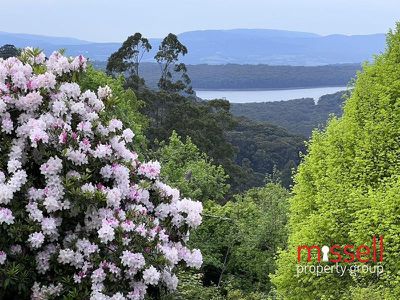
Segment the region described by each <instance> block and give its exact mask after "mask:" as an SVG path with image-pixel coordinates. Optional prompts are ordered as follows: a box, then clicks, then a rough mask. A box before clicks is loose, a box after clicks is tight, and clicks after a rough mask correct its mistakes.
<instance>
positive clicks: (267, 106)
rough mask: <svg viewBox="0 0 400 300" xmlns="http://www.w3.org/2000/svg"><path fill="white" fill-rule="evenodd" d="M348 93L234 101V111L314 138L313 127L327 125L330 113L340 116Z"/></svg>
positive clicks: (232, 109)
mask: <svg viewBox="0 0 400 300" xmlns="http://www.w3.org/2000/svg"><path fill="white" fill-rule="evenodd" d="M348 94H349V91H347V92H337V93H335V94H329V95H324V96H322V97H321V98H320V99H319V100H318V101H317V103H315V101H314V99H311V98H305V99H295V100H287V101H274V102H262V103H231V110H230V111H231V112H232V114H233V115H235V116H243V117H246V118H248V119H250V120H256V121H263V122H267V123H271V124H274V125H277V126H281V127H283V128H285V129H287V130H288V131H289V132H293V133H295V134H298V135H301V136H304V137H307V138H308V137H310V136H311V133H312V131H313V129H315V128H320V129H323V128H324V127H325V124H326V121H327V120H328V119H329V117H330V115H335V116H336V117H340V116H341V115H342V106H343V103H344V101H345V100H346V97H347V96H348Z"/></svg>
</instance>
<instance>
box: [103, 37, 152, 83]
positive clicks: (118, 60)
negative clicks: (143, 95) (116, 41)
mask: <svg viewBox="0 0 400 300" xmlns="http://www.w3.org/2000/svg"><path fill="white" fill-rule="evenodd" d="M150 49H151V45H150V43H149V40H148V39H147V38H145V37H143V36H142V34H141V33H139V32H136V33H135V34H134V35H131V36H129V37H128V38H127V39H126V41H125V42H124V43H123V44H122V46H121V47H120V48H119V49H118V51H116V52H114V53H113V54H111V56H110V57H109V59H108V62H107V72H108V73H110V74H121V73H125V74H126V75H127V79H128V81H129V83H130V85H131V86H132V87H133V88H134V89H135V90H138V89H139V88H141V87H142V86H144V80H143V79H142V78H141V77H140V74H139V65H140V62H141V60H142V58H143V55H144V54H145V53H146V52H149V51H150Z"/></svg>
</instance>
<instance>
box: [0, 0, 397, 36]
mask: <svg viewBox="0 0 400 300" xmlns="http://www.w3.org/2000/svg"><path fill="white" fill-rule="evenodd" d="M399 11H400V1H399V0H379V1H377V0H329V1H323V0H169V1H166V0H145V1H143V0H112V1H111V0H35V1H32V0H19V1H7V2H3V3H2V4H1V9H0V20H1V22H0V26H1V27H0V31H7V32H24V33H34V34H44V35H54V36H73V37H76V38H80V39H85V40H90V41H95V42H104V41H108V42H120V41H123V40H124V39H125V38H126V37H127V36H128V35H130V34H132V33H134V32H137V31H139V32H142V33H143V34H145V35H146V36H148V37H162V36H165V35H166V34H167V33H169V32H174V33H181V32H184V31H190V30H200V29H231V28H275V29H285V30H296V31H307V32H315V33H318V34H323V35H327V34H333V33H342V34H371V33H386V32H387V31H388V30H389V28H393V27H394V26H395V22H396V21H400V16H399V14H398V12H399Z"/></svg>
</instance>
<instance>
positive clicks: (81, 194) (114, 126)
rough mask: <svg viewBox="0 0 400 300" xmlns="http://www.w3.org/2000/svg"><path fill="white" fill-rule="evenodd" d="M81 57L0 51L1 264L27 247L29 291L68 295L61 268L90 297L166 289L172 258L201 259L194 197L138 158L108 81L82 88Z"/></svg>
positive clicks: (135, 297)
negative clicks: (112, 105)
mask: <svg viewBox="0 0 400 300" xmlns="http://www.w3.org/2000/svg"><path fill="white" fill-rule="evenodd" d="M85 68H86V59H85V58H83V57H82V56H78V57H75V58H68V57H65V56H63V55H62V54H61V53H59V52H54V53H53V54H52V55H51V56H50V57H49V58H46V57H45V56H44V54H43V53H41V52H37V51H34V50H33V49H27V50H25V51H24V52H23V53H22V55H21V58H20V59H17V58H14V57H12V58H8V59H7V60H3V59H0V137H1V141H2V144H1V145H0V147H1V149H0V151H1V152H0V153H1V157H6V161H5V162H4V161H0V234H1V236H2V237H7V239H1V240H0V264H1V265H2V267H4V266H7V265H8V264H10V265H11V264H13V263H14V262H16V263H24V262H26V259H25V260H20V259H19V256H20V255H21V254H22V253H25V254H26V253H32V255H34V257H33V258H32V262H33V265H32V268H34V269H33V270H32V272H33V273H34V274H35V276H32V278H33V279H32V285H31V298H32V299H48V298H54V297H62V295H65V294H67V293H68V292H69V290H68V289H69V288H70V287H69V286H66V285H63V284H62V283H60V282H61V280H60V278H59V277H58V276H61V275H62V276H64V277H65V276H67V277H70V278H71V280H72V281H73V282H74V285H75V287H76V286H78V287H79V288H78V289H79V290H82V291H85V290H86V291H87V293H88V295H90V296H89V297H90V299H93V300H95V299H120V300H122V299H131V300H139V299H144V297H145V295H146V293H149V292H151V291H152V290H155V289H160V288H161V289H166V290H170V291H171V290H174V289H176V287H177V284H178V279H177V277H176V275H175V274H174V272H175V270H176V267H177V265H178V264H180V263H184V264H186V265H187V266H189V267H194V268H199V267H200V266H201V264H202V256H201V253H200V251H199V250H196V249H194V250H191V249H189V248H187V246H186V242H187V237H188V233H189V230H190V229H191V228H195V227H197V226H199V224H200V223H201V213H202V205H201V203H200V202H197V201H192V200H190V199H186V198H183V199H181V197H180V194H179V191H178V190H176V189H174V188H172V187H170V186H168V185H166V184H164V183H162V182H161V181H160V177H159V175H160V164H159V163H158V162H156V161H150V162H147V163H145V162H140V161H139V160H138V155H137V153H135V152H134V150H133V149H134V145H133V144H132V142H133V138H134V133H133V132H132V131H131V130H130V129H126V128H124V126H123V123H122V122H121V121H120V120H117V119H112V118H109V116H108V115H107V114H106V113H105V107H106V105H107V101H108V100H109V99H111V98H112V91H111V89H110V88H109V87H108V86H105V87H100V88H99V89H98V90H97V92H93V91H81V88H80V86H79V84H78V83H77V82H76V78H77V77H78V76H74V75H75V74H77V73H83V72H84V70H85ZM13 226H16V227H15V228H23V229H24V230H23V231H22V232H19V234H20V235H21V236H22V237H23V240H24V242H21V236H15V235H14V234H13V232H15V230H14V231H13V230H11V229H12V227H13ZM4 240H6V242H2V241H4ZM25 267H26V268H29V266H28V265H26V266H25ZM55 269H57V272H54V270H55ZM60 270H63V271H62V272H60ZM60 274H61V275H60Z"/></svg>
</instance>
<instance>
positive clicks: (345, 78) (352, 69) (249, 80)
mask: <svg viewBox="0 0 400 300" xmlns="http://www.w3.org/2000/svg"><path fill="white" fill-rule="evenodd" d="M93 65H94V66H95V67H96V68H98V69H100V70H105V68H106V63H105V62H101V61H94V62H93ZM186 67H187V72H188V75H189V76H190V78H191V80H192V87H193V88H194V89H284V88H305V87H308V88H311V87H326V86H346V85H347V84H348V82H349V81H350V79H351V78H353V77H354V76H355V74H356V72H357V71H359V70H360V69H361V65H360V64H337V65H325V66H307V67H303V66H270V65H237V64H226V65H204V64H201V65H187V66H186ZM159 73H160V69H159V66H158V65H157V64H156V63H141V64H140V74H141V77H143V78H144V79H145V81H146V84H147V85H148V86H149V87H152V88H155V87H157V81H158V79H159V78H158V77H159Z"/></svg>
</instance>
